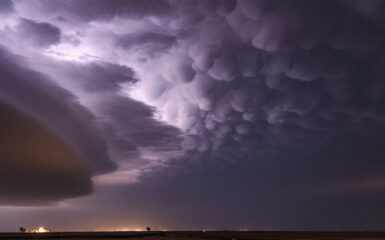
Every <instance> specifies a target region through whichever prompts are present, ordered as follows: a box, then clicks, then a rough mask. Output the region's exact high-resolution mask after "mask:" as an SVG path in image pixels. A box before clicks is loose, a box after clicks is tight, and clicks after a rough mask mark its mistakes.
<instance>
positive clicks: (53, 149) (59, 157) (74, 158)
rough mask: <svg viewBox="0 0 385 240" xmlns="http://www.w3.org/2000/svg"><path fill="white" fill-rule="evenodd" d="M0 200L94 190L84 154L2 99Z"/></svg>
mask: <svg viewBox="0 0 385 240" xmlns="http://www.w3.org/2000/svg"><path fill="white" fill-rule="evenodd" d="M0 131H1V133H2V134H1V136H0V145H1V150H0V159H1V161H0V169H1V174H0V195H1V199H0V204H1V205H29V204H44V203H45V204H47V203H52V202H55V201H58V200H61V199H64V198H70V197H77V196H82V195H86V194H90V193H91V192H92V186H91V181H90V172H89V170H88V168H87V167H86V163H85V161H84V159H83V157H82V156H81V155H79V154H78V153H77V152H75V151H74V150H73V149H71V148H70V147H69V146H68V145H67V144H65V143H64V142H63V140H61V139H60V138H59V137H57V136H55V134H53V133H52V132H50V131H49V130H48V129H47V128H45V127H44V126H42V125H41V124H39V123H38V122H37V121H36V120H35V119H33V118H32V117H30V116H28V115H26V114H25V113H23V112H21V111H20V110H18V109H16V108H15V107H11V106H10V105H8V104H6V103H4V102H2V101H1V102H0Z"/></svg>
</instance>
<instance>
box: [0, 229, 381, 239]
mask: <svg viewBox="0 0 385 240" xmlns="http://www.w3.org/2000/svg"><path fill="white" fill-rule="evenodd" d="M0 239H48V240H55V239H72V240H77V239H89V240H93V239H116V240H119V239H131V240H135V239H142V240H166V239H170V240H189V239H191V240H204V239H219V240H226V239H228V240H251V239H258V240H285V239H296V240H326V239H332V240H361V239H362V240H364V239H365V240H379V239H384V240H385V232H265V231H264V232H261V231H259V232H257V231H208V232H200V231H188V232H187V231H186V232H183V231H175V232H51V233H0Z"/></svg>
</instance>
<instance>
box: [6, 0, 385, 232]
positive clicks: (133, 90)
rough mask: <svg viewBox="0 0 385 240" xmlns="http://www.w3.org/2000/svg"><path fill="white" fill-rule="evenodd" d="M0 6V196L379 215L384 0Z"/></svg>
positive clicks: (304, 220) (350, 218)
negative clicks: (47, 149)
mask: <svg viewBox="0 0 385 240" xmlns="http://www.w3.org/2000/svg"><path fill="white" fill-rule="evenodd" d="M0 8H1V9H0V15H1V17H2V19H3V21H2V23H0V36H1V39H0V44H1V47H0V49H1V51H0V74H1V75H0V77H1V81H0V87H1V88H0V103H1V106H2V107H1V108H0V111H1V112H0V115H3V116H9V118H10V119H9V120H8V121H10V122H11V121H12V119H13V118H18V119H19V120H17V121H16V120H15V125H16V124H17V125H19V126H20V127H17V130H14V131H15V133H8V134H5V135H3V136H2V137H1V139H0V140H1V141H0V142H2V145H3V146H7V147H6V149H8V150H7V152H4V153H3V152H1V153H0V154H1V156H0V157H1V158H0V159H1V160H0V166H3V167H2V171H4V173H6V172H7V173H9V172H12V173H13V172H15V173H17V174H18V176H21V175H27V176H28V179H33V181H32V180H31V181H26V182H28V184H30V185H31V186H29V185H28V184H27V185H25V183H24V182H23V181H25V179H24V180H23V181H21V180H18V179H16V177H15V176H14V175H12V174H9V175H7V174H3V175H2V176H1V177H0V180H1V184H4V183H6V184H5V186H7V188H2V189H6V190H4V191H5V192H4V193H5V195H4V196H6V197H4V198H3V199H1V198H2V197H0V204H3V205H28V206H29V205H49V204H60V203H61V202H63V201H64V202H66V201H68V200H66V199H70V198H73V197H79V196H85V195H87V196H88V197H85V198H82V199H83V200H79V201H75V200H70V202H71V201H74V202H71V204H73V206H77V207H79V206H84V207H85V206H87V207H85V208H87V209H89V210H85V211H89V212H93V210H92V209H98V206H101V204H102V203H103V202H108V201H111V200H108V199H109V198H108V197H107V196H108V195H110V194H111V195H113V197H112V198H113V199H115V200H114V201H115V202H116V206H110V207H109V208H108V209H109V211H110V212H113V213H117V217H116V219H120V220H119V221H125V220H123V219H125V217H124V216H121V215H119V214H122V213H121V212H119V211H120V210H119V209H121V208H124V210H123V212H127V214H128V215H129V214H130V213H132V212H136V211H139V210H137V209H152V210H151V211H149V212H152V213H154V214H151V213H149V212H146V211H145V210H144V212H146V213H143V216H146V219H147V221H150V222H151V221H152V222H156V221H162V220H159V219H162V218H161V217H159V216H163V215H166V213H169V214H170V215H171V216H172V219H171V220H169V222H168V223H166V224H170V225H173V226H175V227H179V228H196V227H201V226H205V225H210V224H211V225H212V226H214V227H219V228H221V227H222V228H225V227H228V228H236V227H241V226H240V225H242V226H249V227H250V228H269V229H270V228H274V229H288V228H290V229H331V228H333V229H355V230H360V229H358V228H359V227H364V228H369V229H378V228H381V229H384V225H383V221H385V219H384V218H383V216H382V218H381V221H382V223H381V221H376V219H377V220H378V218H376V217H371V216H374V215H373V212H374V211H375V208H377V210H378V211H382V210H384V209H383V206H379V205H378V204H377V203H378V202H381V201H383V200H384V199H385V195H384V194H383V192H384V191H383V190H384V189H383V186H384V184H383V182H384V178H383V171H384V170H385V163H384V161H383V159H384V157H385V151H384V149H385V108H384V107H383V106H384V104H385V82H384V77H385V44H384V42H385V19H384V16H383V14H382V13H383V12H384V10H385V1H381V0H373V1H365V0H352V1H345V0H337V1H325V0H310V1H309V0H295V1H285V0H218V1H214V0H213V1H204V0H198V1H190V0H187V1H177V0H167V1H166V0H164V1H163V0H157V1H154V0H140V1H139V0H138V1H136V0H130V1H121V0H108V1H107V0H76V1H75V0H29V1H26V0H13V1H10V0H1V1H0ZM7 124H8V123H7V120H6V119H4V120H2V123H1V128H2V129H3V130H2V132H3V131H4V132H5V131H8V130H7V129H8V127H7ZM15 128H16V127H15ZM32 130H33V132H34V134H36V135H30V134H28V132H29V131H32ZM10 131H11V130H10ZM23 132H24V135H25V136H24V135H23ZM43 135H44V136H45V138H46V139H42V140H41V141H39V142H40V143H39V144H40V145H39V144H38V143H37V142H38V139H40V138H42V137H43ZM28 137H31V138H33V139H36V143H34V144H37V145H38V146H39V147H42V148H43V146H49V145H46V144H48V142H49V144H52V149H56V148H57V149H58V150H57V153H56V154H59V153H61V152H62V154H59V155H60V157H57V158H56V157H53V156H52V157H49V156H47V155H46V154H44V152H43V151H42V152H39V151H35V152H33V153H31V159H32V160H31V159H30V158H29V157H26V156H27V155H29V154H27V153H24V155H23V153H21V152H20V149H22V148H23V147H22V146H20V144H18V143H19V142H21V141H26V142H27V141H30V140H28ZM47 139H52V141H48V140H47ZM45 141H48V142H47V143H45ZM26 144H27V143H26ZM27 145H28V144H27ZM4 149H5V147H4ZM55 152H56V151H55ZM16 153H17V154H16ZM10 154H11V155H12V156H14V157H12V158H10V157H8V156H10ZM66 154H67V155H68V157H64V156H66ZM46 158H50V159H54V160H52V162H50V163H49V164H52V165H53V167H50V166H49V165H46V164H48V163H46V161H49V160H48V159H46ZM66 159H68V160H66ZM33 161H38V162H37V163H36V165H39V166H41V168H40V169H39V170H36V172H35V171H29V170H28V169H30V168H29V167H28V166H29V165H28V164H32V162H33ZM16 162H18V163H17V164H16ZM63 164H64V165H65V167H63V168H62V169H63V170H62V171H61V168H60V167H57V166H62V165H63ZM64 165H63V166H64ZM51 168H52V171H49V169H51ZM66 171H68V172H66ZM51 174H52V175H54V176H55V178H54V179H53V180H52V181H50V182H49V185H47V186H46V182H45V181H44V180H42V179H44V178H45V177H49V176H50V175H51ZM3 178H4V179H3ZM37 182H39V184H37ZM74 182H77V183H78V184H76V186H77V187H76V188H73V186H74V184H73V183H74ZM47 184H48V183H47ZM36 185H38V187H36ZM21 186H22V187H21ZM35 187H36V190H34V191H32V192H33V193H31V189H35ZM51 187H55V188H56V187H59V188H61V189H63V191H57V192H56V191H51ZM93 188H94V189H95V190H94V191H93V190H92V189H93ZM9 189H17V191H15V192H14V193H12V194H11V193H10V190H9ZM1 191H3V190H0V196H3V194H2V192H1ZM92 192H93V193H92ZM147 194H152V196H153V201H152V202H151V201H148V200H144V199H146V198H147ZM21 196H22V197H21ZM197 196H202V198H198V197H197ZM363 198H365V199H366V200H365V201H363V200H362V199H363ZM65 200H66V201H65ZM218 201H219V202H220V203H218V205H216V206H213V205H212V203H213V202H218ZM341 202H345V203H346V206H350V209H345V210H344V209H343V208H342V207H341V206H342V205H341ZM71 204H70V205H71ZM126 204H129V205H130V206H126ZM368 204H369V205H372V206H373V207H368V208H367V209H362V206H364V205H368ZM135 206H138V208H135ZM246 206H248V207H249V208H246ZM328 206H329V207H328ZM158 207H159V208H164V209H165V210H164V211H163V212H162V211H160V210H158ZM229 207H232V208H233V209H232V210H227V209H228V208H229ZM182 209H184V210H185V209H189V211H187V212H188V213H187V214H188V215H189V216H190V217H191V219H192V220H191V222H190V223H187V222H186V220H185V222H183V221H181V219H183V216H182V215H180V214H178V212H179V211H182ZM196 209H204V210H205V211H203V210H202V212H201V213H200V215H199V216H203V218H204V217H205V216H206V217H207V218H206V220H205V221H203V222H200V219H199V217H198V213H199V212H198V211H194V210H196ZM322 209H323V210H322ZM325 209H326V210H325ZM352 209H355V210H357V209H360V210H357V211H355V212H354V211H352ZM52 211H53V212H54V211H59V210H58V209H56V210H55V209H53V210H52ZM190 211H191V212H190ZM225 211H229V213H228V214H229V215H227V213H224V212H225ZM118 212H119V214H118ZM155 212H156V213H157V214H156V215H157V217H156V216H155ZM298 212H305V213H304V214H303V215H301V216H297V217H295V216H296V213H298ZM95 214H96V213H95ZM138 214H139V213H138ZM258 214H259V215H261V216H263V218H264V219H266V222H263V221H261V220H258V216H257V215H258ZM333 214H336V215H338V217H336V216H334V215H333ZM96 215H98V214H96ZM96 215H95V219H97V218H98V217H97V216H96ZM118 215H119V216H118ZM15 216H18V215H17V214H16V213H15ZM209 216H217V217H209ZM314 216H318V218H317V219H318V220H314ZM185 217H186V216H185ZM292 218H294V219H295V220H294V221H291V220H290V219H292ZM331 218H334V219H335V222H331V221H330V219H331ZM360 218H361V219H362V218H364V219H366V220H365V221H366V222H365V223H361V222H360V220H359V219H360ZM0 219H1V218H0ZM116 219H115V220H114V221H116V222H118V220H116ZM148 219H151V220H148ZM155 219H157V220H155ZM224 219H227V221H226V220H224ZM230 219H233V220H230ZM274 219H280V220H276V222H274ZM79 221H80V220H79ZM143 221H145V220H143ZM333 224H334V225H333ZM94 225H97V224H96V223H95V224H94Z"/></svg>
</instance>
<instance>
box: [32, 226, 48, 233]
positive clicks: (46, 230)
mask: <svg viewBox="0 0 385 240" xmlns="http://www.w3.org/2000/svg"><path fill="white" fill-rule="evenodd" d="M28 232H30V233H46V232H51V229H48V228H45V227H39V228H38V229H31V230H29V231H28Z"/></svg>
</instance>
